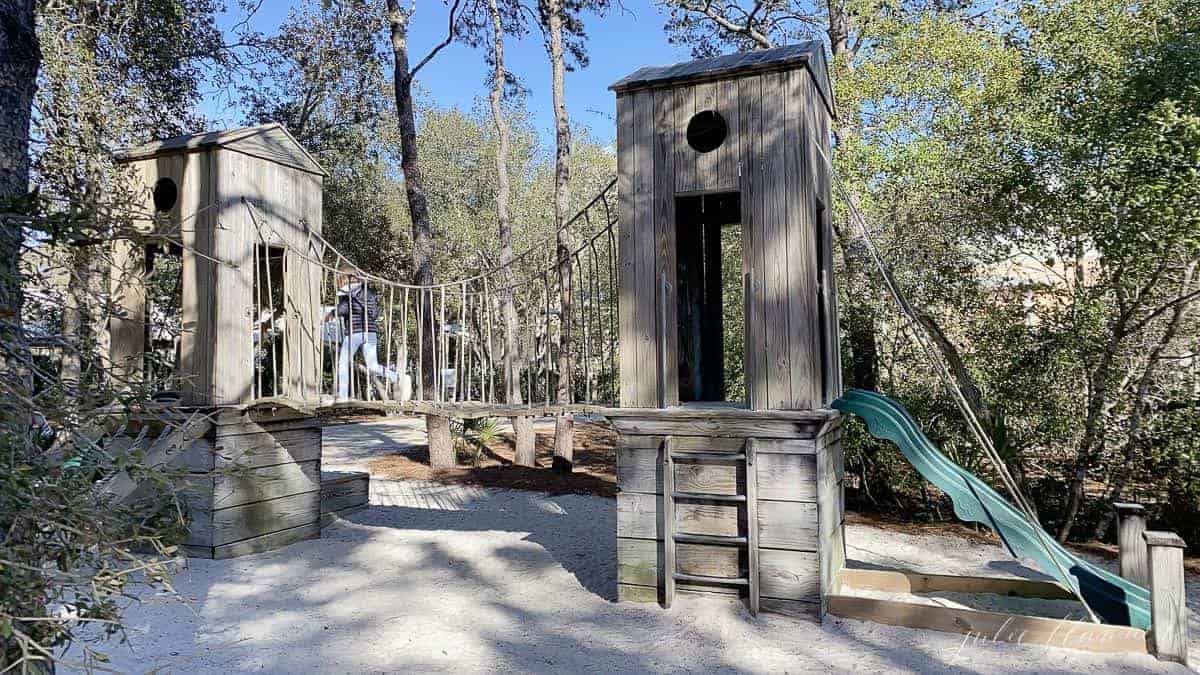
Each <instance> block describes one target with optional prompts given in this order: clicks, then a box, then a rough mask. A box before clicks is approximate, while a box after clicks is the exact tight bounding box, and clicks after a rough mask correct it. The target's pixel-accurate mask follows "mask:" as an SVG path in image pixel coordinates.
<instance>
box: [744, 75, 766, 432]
mask: <svg viewBox="0 0 1200 675" xmlns="http://www.w3.org/2000/svg"><path fill="white" fill-rule="evenodd" d="M738 117H739V119H740V122H741V129H742V133H741V134H740V136H739V141H738V153H739V156H740V161H741V167H742V176H741V180H740V181H739V190H740V191H741V194H742V197H741V202H742V239H743V240H742V272H743V274H744V275H746V277H747V278H748V280H749V282H748V285H749V287H748V288H747V289H746V307H745V325H746V349H745V355H744V359H745V370H746V396H747V403H748V404H749V407H750V408H751V409H752V410H760V409H764V408H769V407H771V406H770V405H769V397H768V390H767V380H768V378H769V377H770V375H769V373H768V371H767V368H768V364H767V354H766V350H765V348H764V345H765V340H766V337H765V330H764V322H765V320H766V313H765V304H764V296H763V281H764V279H765V278H766V277H765V273H766V269H765V266H764V259H763V232H762V227H763V213H762V200H761V198H760V195H759V187H760V185H761V183H762V173H761V165H760V160H761V157H762V81H761V79H760V78H759V77H757V76H755V77H744V78H741V79H739V80H738Z"/></svg>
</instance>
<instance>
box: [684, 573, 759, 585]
mask: <svg viewBox="0 0 1200 675" xmlns="http://www.w3.org/2000/svg"><path fill="white" fill-rule="evenodd" d="M673 576H674V577H675V580H676V581H685V582H687V583H691V584H720V585H722V586H749V585H750V579H748V578H746V577H709V576H704V575H701V574H684V573H683V572H676V573H675V574H674V575H673Z"/></svg>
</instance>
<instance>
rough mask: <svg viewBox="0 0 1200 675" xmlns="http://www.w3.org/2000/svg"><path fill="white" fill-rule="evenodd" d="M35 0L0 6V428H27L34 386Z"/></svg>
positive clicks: (12, 1) (38, 57) (9, 0)
mask: <svg viewBox="0 0 1200 675" xmlns="http://www.w3.org/2000/svg"><path fill="white" fill-rule="evenodd" d="M35 5H36V3H35V2H34V0H6V1H5V2H3V3H0V380H2V381H3V382H4V383H5V385H6V387H7V388H8V391H7V392H5V393H4V395H3V396H0V399H2V400H3V401H4V403H3V404H0V415H2V416H3V419H0V422H3V423H5V424H6V425H7V424H9V423H20V424H21V425H22V426H24V425H27V424H28V423H29V414H30V412H31V411H30V410H29V408H28V404H27V401H28V396H29V395H30V393H31V392H32V389H33V383H32V378H31V375H30V368H29V358H30V356H29V348H28V344H27V343H26V341H25V332H24V329H23V328H22V326H21V311H22V307H23V305H24V302H25V297H24V294H23V292H22V288H21V264H20V263H21V245H22V239H23V237H22V226H21V222H22V220H21V219H20V218H10V217H7V216H6V215H4V214H12V215H14V216H15V215H17V214H18V213H21V212H24V211H26V210H27V209H26V208H24V203H23V202H24V198H25V197H26V196H27V195H28V193H29V123H30V119H31V115H32V111H33V95H34V92H35V91H36V90H37V73H38V68H39V67H40V65H41V58H42V57H41V51H40V50H39V49H38V40H37V31H36V24H35V19H34V10H35Z"/></svg>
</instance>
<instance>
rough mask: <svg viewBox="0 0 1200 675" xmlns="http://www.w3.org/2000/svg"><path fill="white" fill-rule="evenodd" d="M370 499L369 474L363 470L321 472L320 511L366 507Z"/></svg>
mask: <svg viewBox="0 0 1200 675" xmlns="http://www.w3.org/2000/svg"><path fill="white" fill-rule="evenodd" d="M370 501H371V475H370V474H368V473H366V472H364V471H347V472H333V471H323V472H321V513H331V512H341V511H345V510H346V509H351V508H355V507H360V506H361V507H366V506H367V504H368V503H370Z"/></svg>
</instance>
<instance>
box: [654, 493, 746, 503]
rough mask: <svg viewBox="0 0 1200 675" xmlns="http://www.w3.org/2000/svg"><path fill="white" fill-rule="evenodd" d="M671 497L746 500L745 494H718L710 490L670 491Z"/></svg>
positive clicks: (740, 501)
mask: <svg viewBox="0 0 1200 675" xmlns="http://www.w3.org/2000/svg"><path fill="white" fill-rule="evenodd" d="M671 498H672V499H696V500H703V501H709V502H739V503H743V502H745V501H746V495H719V494H715V493H712V492H672V493H671Z"/></svg>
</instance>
